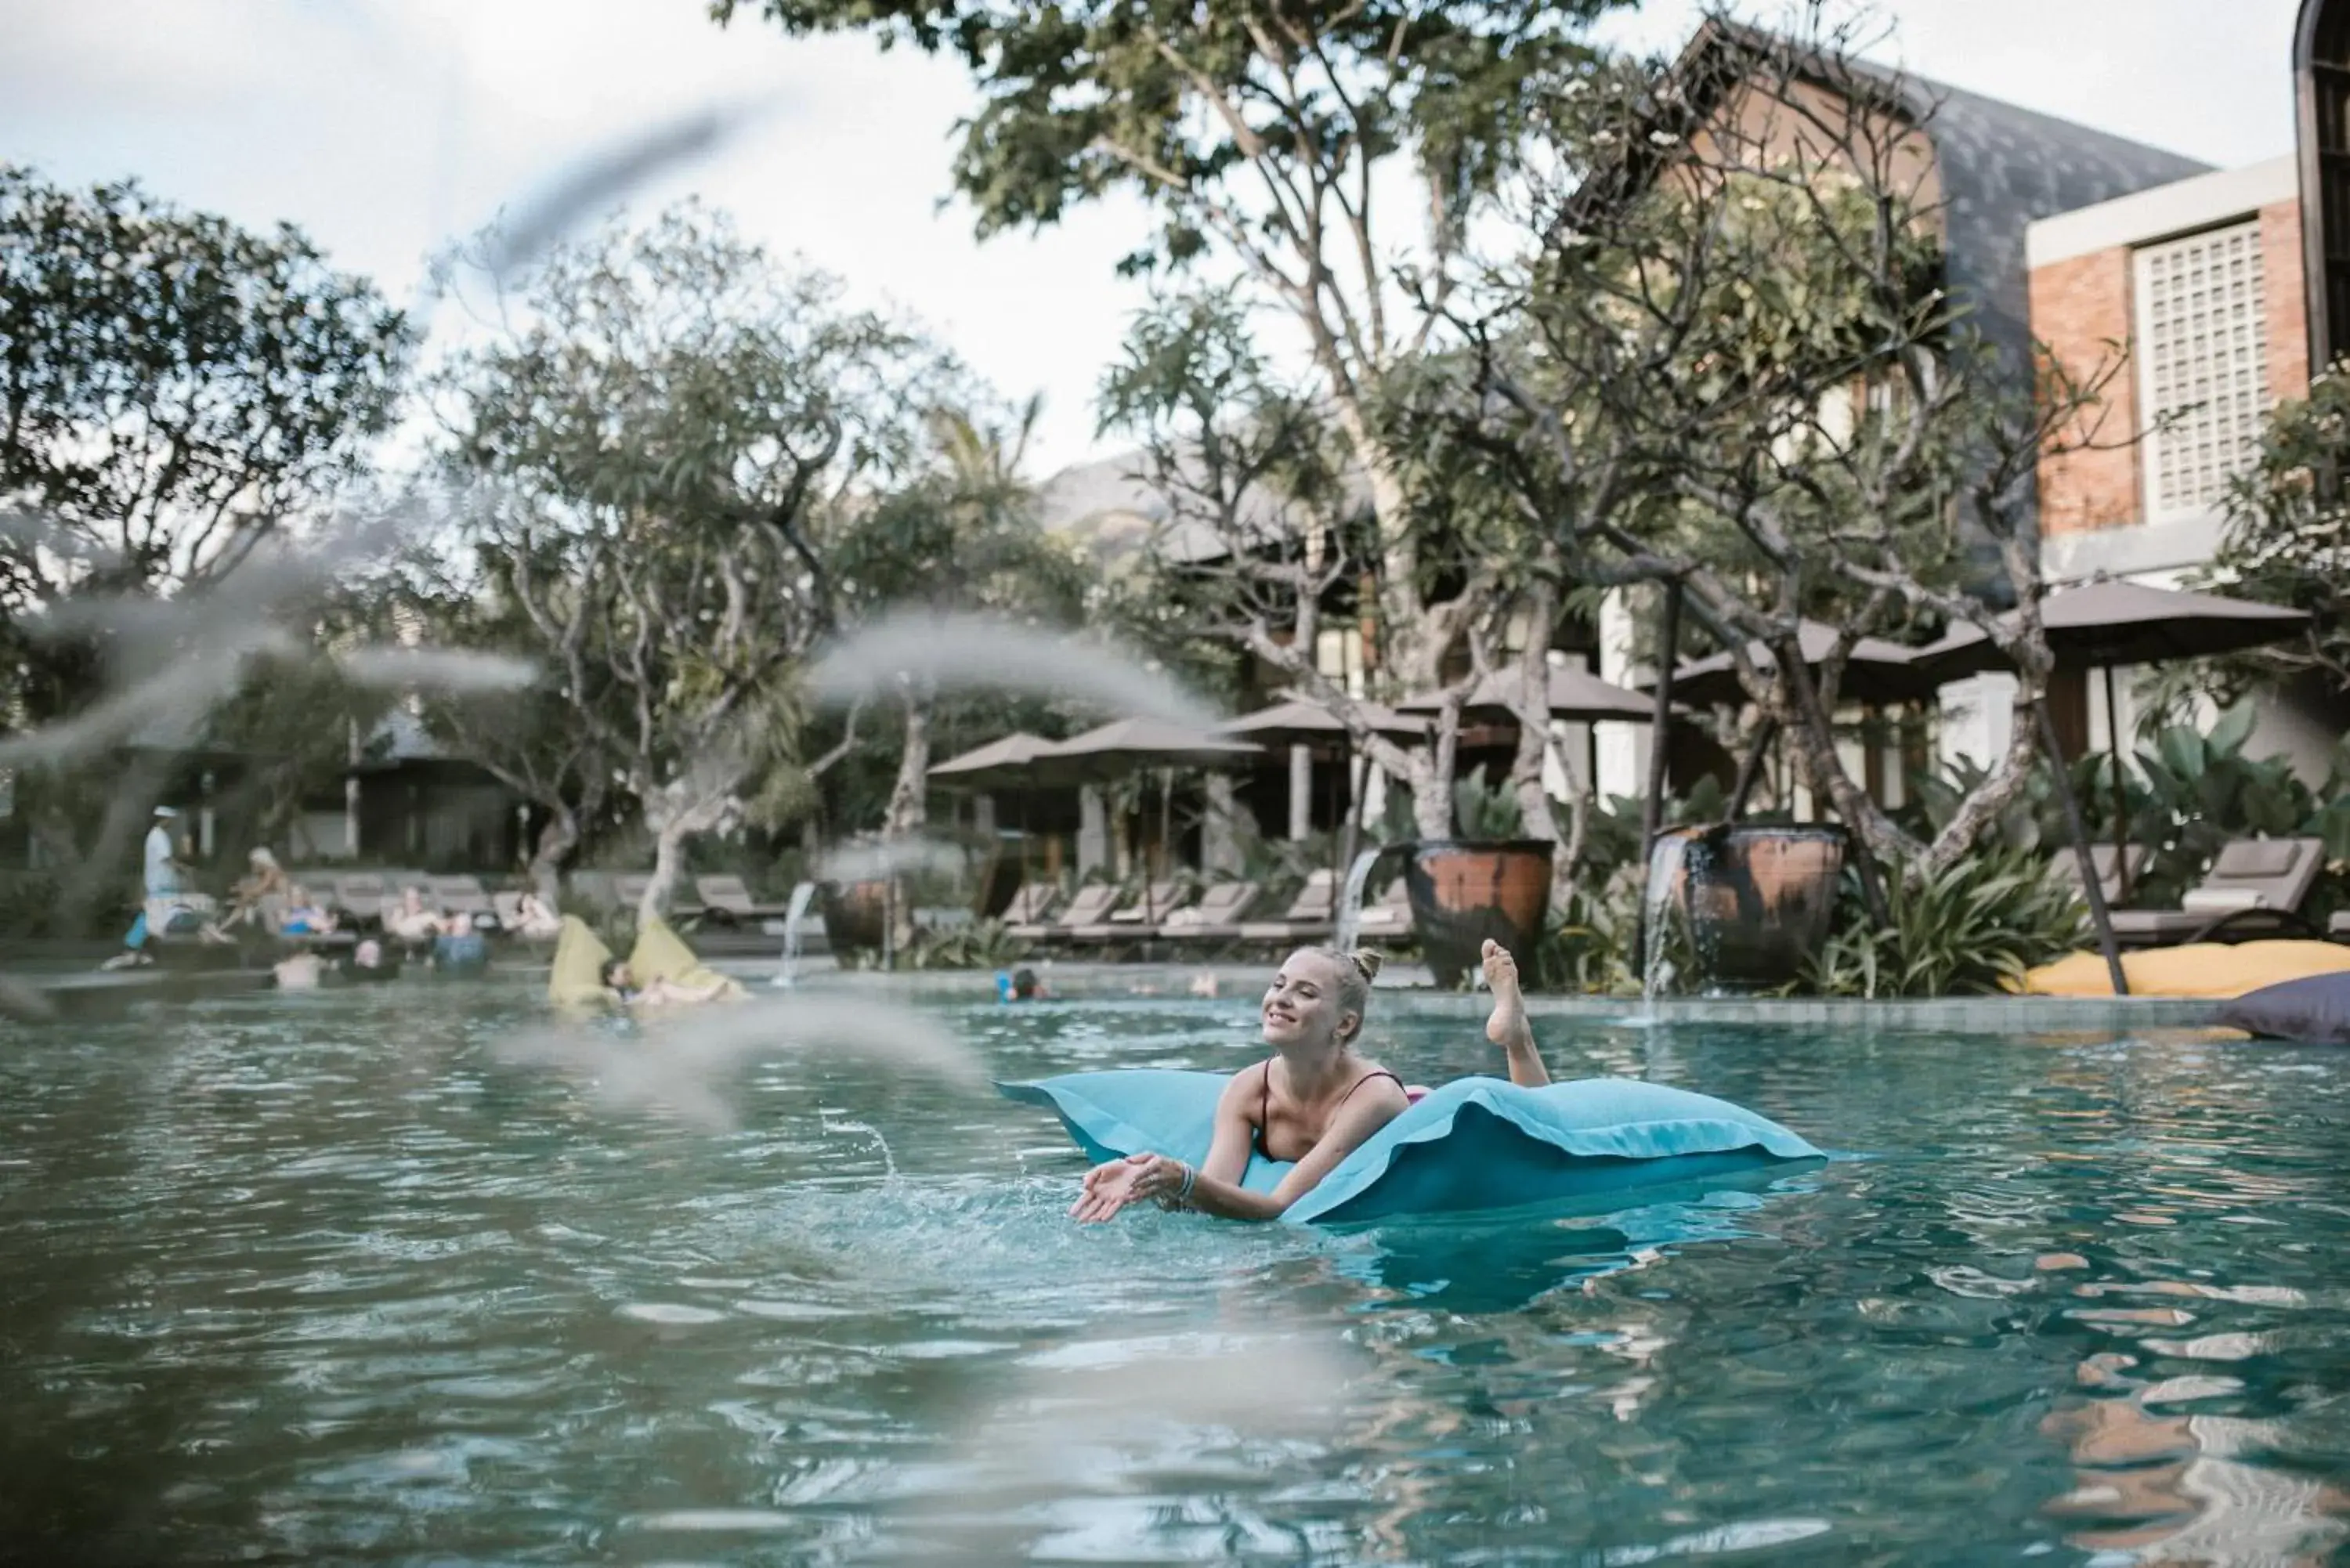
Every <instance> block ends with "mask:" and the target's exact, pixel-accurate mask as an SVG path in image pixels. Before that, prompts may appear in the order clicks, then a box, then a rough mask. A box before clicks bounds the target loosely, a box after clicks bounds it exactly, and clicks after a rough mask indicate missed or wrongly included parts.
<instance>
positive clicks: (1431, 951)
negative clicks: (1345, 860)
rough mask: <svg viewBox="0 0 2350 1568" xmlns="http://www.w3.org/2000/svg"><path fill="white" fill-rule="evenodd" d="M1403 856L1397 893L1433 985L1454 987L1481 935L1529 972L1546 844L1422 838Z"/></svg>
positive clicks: (1544, 899) (1545, 884)
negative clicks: (1401, 893)
mask: <svg viewBox="0 0 2350 1568" xmlns="http://www.w3.org/2000/svg"><path fill="white" fill-rule="evenodd" d="M1410 854H1411V858H1410V859H1409V861H1408V862H1406V863H1405V866H1404V873H1403V885H1404V890H1405V891H1406V892H1407V893H1409V895H1410V897H1411V920H1412V928H1413V929H1415V930H1416V931H1418V932H1419V945H1420V950H1421V952H1422V953H1423V954H1425V955H1426V957H1427V959H1428V967H1429V968H1430V970H1431V971H1434V973H1435V975H1436V983H1437V984H1439V985H1440V986H1445V987H1448V988H1449V987H1452V986H1457V985H1459V984H1460V983H1461V978H1462V977H1463V976H1464V975H1466V974H1468V973H1469V971H1471V970H1473V969H1475V968H1476V967H1477V962H1478V954H1479V952H1480V950H1482V948H1483V947H1484V945H1485V942H1486V940H1487V939H1488V938H1491V939H1492V940H1494V941H1497V942H1500V943H1501V944H1502V945H1503V947H1505V948H1508V949H1509V950H1511V951H1512V952H1513V953H1515V954H1517V955H1518V961H1519V965H1520V967H1521V968H1531V967H1532V953H1533V950H1534V942H1535V941H1536V940H1539V939H1540V938H1541V936H1542V931H1543V916H1544V914H1545V913H1546V912H1547V911H1548V910H1549V908H1550V861H1551V844H1550V840H1548V839H1546V838H1513V839H1486V840H1475V839H1453V838H1443V839H1430V840H1429V841H1427V842H1425V843H1421V844H1415V845H1413V846H1411V849H1410Z"/></svg>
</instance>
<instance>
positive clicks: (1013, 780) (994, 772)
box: [930, 730, 1060, 790]
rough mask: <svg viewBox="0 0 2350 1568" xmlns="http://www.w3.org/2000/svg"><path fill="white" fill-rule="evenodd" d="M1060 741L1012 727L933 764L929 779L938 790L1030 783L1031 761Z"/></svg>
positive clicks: (1031, 777)
mask: <svg viewBox="0 0 2350 1568" xmlns="http://www.w3.org/2000/svg"><path fill="white" fill-rule="evenodd" d="M1059 743H1060V742H1057V741H1048V740H1046V739H1045V737H1044V736H1042V735H1032V734H1030V733H1028V732H1026V731H1025V730H1014V732H1012V733H1010V734H1008V735H1006V736H1004V737H1003V739H1002V740H1000V741H990V742H987V744H985V745H983V746H977V747H974V748H972V750H970V751H968V752H965V753H962V755H961V756H957V757H950V758H949V759H948V760H947V761H945V762H943V763H933V764H932V765H931V774H930V776H931V782H932V783H934V784H938V785H939V786H940V787H941V788H942V789H968V790H991V789H1002V788H1004V787H1006V786H1007V785H1012V784H1028V783H1031V782H1033V779H1034V774H1033V773H1032V771H1031V768H1032V764H1034V763H1035V761H1036V759H1037V758H1038V757H1039V756H1041V755H1043V754H1044V753H1046V752H1049V751H1051V750H1052V749H1053V748H1054V747H1055V746H1056V745H1058V744H1059Z"/></svg>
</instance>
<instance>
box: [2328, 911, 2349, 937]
mask: <svg viewBox="0 0 2350 1568" xmlns="http://www.w3.org/2000/svg"><path fill="white" fill-rule="evenodd" d="M2325 934H2326V935H2327V936H2329V937H2332V938H2333V939H2334V940H2335V941H2337V942H2350V909H2336V910H2334V914H2333V916H2332V918H2331V919H2327V921H2326V922H2325Z"/></svg>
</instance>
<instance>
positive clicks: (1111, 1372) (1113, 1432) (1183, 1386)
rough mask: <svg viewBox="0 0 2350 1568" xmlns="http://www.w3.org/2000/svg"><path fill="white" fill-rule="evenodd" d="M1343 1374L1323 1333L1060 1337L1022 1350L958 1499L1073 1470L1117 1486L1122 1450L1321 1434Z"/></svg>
mask: <svg viewBox="0 0 2350 1568" xmlns="http://www.w3.org/2000/svg"><path fill="white" fill-rule="evenodd" d="M1347 1380H1348V1368H1347V1365H1346V1364H1345V1363H1344V1362H1343V1361H1342V1360H1341V1359H1340V1358H1339V1356H1338V1355H1337V1354H1336V1351H1335V1350H1334V1348H1333V1347H1332V1346H1331V1345H1330V1344H1329V1342H1328V1341H1327V1339H1326V1338H1324V1337H1322V1336H1319V1335H1313V1334H1305V1333H1296V1332H1294V1333H1280V1332H1271V1333H1263V1334H1183V1335H1166V1336H1153V1337H1150V1338H1144V1339H1098V1340H1085V1341H1079V1342H1077V1343H1076V1344H1072V1345H1062V1346H1059V1347H1056V1348H1055V1349H1053V1350H1049V1351H1045V1352H1042V1353H1040V1354H1038V1355H1032V1356H1030V1357H1028V1358H1026V1361H1025V1364H1024V1370H1023V1375H1022V1376H1020V1377H1019V1378H1017V1379H1016V1380H1015V1382H1014V1386H1012V1387H1011V1388H1010V1389H1009V1390H1007V1391H1006V1392H1005V1394H1004V1395H1003V1397H1000V1398H998V1399H996V1400H994V1401H993V1403H992V1404H991V1405H990V1406H989V1407H986V1408H985V1409H983V1410H982V1411H981V1412H979V1413H978V1415H977V1417H976V1419H974V1420H973V1422H972V1426H971V1428H970V1434H969V1436H968V1438H966V1439H965V1441H964V1443H963V1445H962V1449H961V1452H960V1455H959V1459H960V1461H961V1462H960V1463H959V1464H958V1466H957V1469H958V1470H960V1471H962V1475H961V1476H960V1477H959V1478H958V1479H960V1480H962V1482H963V1484H962V1486H961V1487H959V1488H957V1489H956V1490H957V1491H959V1492H960V1493H961V1494H962V1499H971V1498H990V1499H995V1500H999V1501H1002V1500H1010V1499H1019V1498H1040V1497H1066V1496H1067V1495H1068V1494H1069V1492H1070V1490H1071V1487H1072V1483H1073V1479H1074V1478H1078V1477H1086V1476H1092V1477H1096V1478H1098V1479H1099V1480H1101V1481H1102V1482H1104V1483H1107V1484H1115V1482H1114V1481H1113V1480H1111V1477H1110V1475H1109V1474H1107V1473H1106V1472H1107V1470H1108V1469H1109V1467H1112V1466H1115V1465H1117V1464H1118V1457H1119V1456H1120V1454H1121V1452H1122V1451H1123V1453H1125V1454H1128V1455H1131V1454H1133V1453H1134V1452H1135V1451H1136V1450H1138V1449H1142V1450H1150V1451H1153V1452H1155V1453H1156V1454H1157V1455H1159V1456H1162V1457H1164V1458H1165V1459H1167V1461H1168V1462H1170V1463H1189V1462H1196V1456H1197V1454H1198V1453H1199V1451H1200V1449H1201V1447H1202V1446H1203V1444H1204V1443H1208V1442H1218V1443H1222V1444H1229V1443H1232V1442H1236V1441H1247V1440H1251V1439H1263V1438H1286V1439H1289V1440H1292V1441H1312V1440H1315V1439H1316V1438H1326V1437H1327V1436H1328V1435H1329V1434H1330V1433H1331V1432H1332V1431H1333V1430H1335V1429H1336V1426H1337V1425H1338V1413H1339V1405H1340V1402H1341V1399H1342V1397H1343V1395H1344V1392H1345V1389H1346V1387H1347ZM1106 1461H1107V1463H1106ZM1079 1484H1082V1483H1079ZM1119 1490H1123V1488H1120V1489H1119Z"/></svg>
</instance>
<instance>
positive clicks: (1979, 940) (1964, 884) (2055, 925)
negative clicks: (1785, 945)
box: [1810, 846, 2087, 997]
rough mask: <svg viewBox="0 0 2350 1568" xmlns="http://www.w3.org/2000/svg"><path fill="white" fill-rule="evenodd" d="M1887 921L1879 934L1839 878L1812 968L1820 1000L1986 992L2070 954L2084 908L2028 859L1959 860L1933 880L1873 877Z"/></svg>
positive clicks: (1892, 868) (1851, 876)
mask: <svg viewBox="0 0 2350 1568" xmlns="http://www.w3.org/2000/svg"><path fill="white" fill-rule="evenodd" d="M1881 869H1882V870H1883V872H1884V882H1885V889H1884V890H1885V900H1886V905H1887V915H1888V917H1889V919H1888V920H1887V923H1885V924H1883V925H1879V924H1877V922H1876V920H1875V919H1872V918H1871V917H1870V915H1869V913H1868V909H1867V906H1866V903H1865V902H1864V901H1863V900H1862V898H1861V897H1860V889H1859V879H1858V874H1857V873H1856V872H1855V871H1852V870H1850V869H1847V871H1846V876H1845V883H1844V887H1843V888H1842V889H1841V891H1840V896H1839V898H1838V901H1837V909H1836V921H1835V929H1834V930H1833V931H1832V932H1831V934H1830V935H1829V938H1828V940H1827V941H1826V943H1825V946H1824V947H1823V948H1822V950H1821V951H1820V952H1819V954H1818V955H1817V956H1816V958H1815V960H1814V963H1813V965H1812V971H1811V975H1810V983H1811V985H1812V987H1813V989H1814V990H1817V991H1819V992H1822V993H1824V994H1826V995H1830V996H1866V997H1891V996H1949V995H1953V994H1965V993H1984V992H1998V991H2001V990H2003V989H2005V988H2006V987H2007V986H2008V985H2009V983H2010V982H2012V981H2020V980H2021V979H2022V974H2023V971H2025V970H2027V969H2030V968H2031V967H2032V966H2033V965H2034V964H2039V963H2045V962H2047V961H2049V960H2051V959H2053V958H2055V957H2057V956H2058V955H2060V954H2062V953H2064V952H2066V951H2069V950H2072V949H2073V948H2074V947H2076V946H2078V945H2079V943H2080V941H2081V940H2082V939H2083V936H2084V934H2085V931H2086V929H2087V927H2086V915H2087V910H2086V906H2085V905H2084V904H2083V903H2082V901H2081V898H2080V894H2079V892H2078V890H2077V889H2076V888H2074V887H2073V886H2072V885H2071V884H2070V883H2069V882H2066V881H2062V880H2060V879H2059V878H2057V877H2053V876H2051V875H2050V873H2049V868H2048V863H2047V861H2046V860H2044V859H2043V858H2042V857H2040V856H2038V855H2035V854H2033V853H2032V852H2031V851H2029V850H2023V849H2015V848H2010V847H2005V846H2001V847H1995V848H1989V849H1984V850H1981V851H1978V852H1977V853H1975V854H1972V855H1970V856H1966V857H1962V858H1960V859H1959V860H1957V861H1954V862H1952V863H1951V864H1950V866H1948V867H1944V868H1943V869H1942V870H1940V871H1931V870H1928V869H1927V868H1925V867H1904V866H1901V865H1899V864H1898V863H1896V864H1890V865H1887V866H1884V867H1881Z"/></svg>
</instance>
